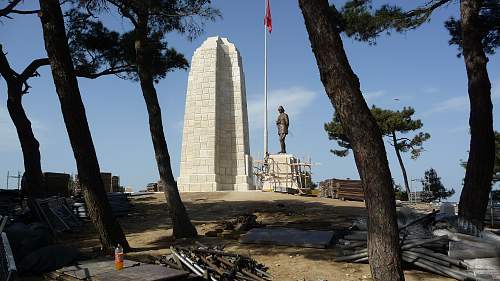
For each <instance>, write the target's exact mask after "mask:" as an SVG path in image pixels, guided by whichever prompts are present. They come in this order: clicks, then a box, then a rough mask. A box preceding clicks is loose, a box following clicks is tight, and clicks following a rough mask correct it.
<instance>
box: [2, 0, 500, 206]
mask: <svg viewBox="0 0 500 281" xmlns="http://www.w3.org/2000/svg"><path fill="white" fill-rule="evenodd" d="M3 2H5V1H2V3H3ZM213 2H214V6H215V7H217V8H219V9H220V10H221V12H222V15H223V18H222V19H219V20H217V21H216V22H214V23H207V25H206V30H205V33H204V34H203V35H202V36H200V37H199V38H197V39H196V40H193V41H188V40H187V39H185V38H184V37H182V36H180V35H179V34H175V33H172V34H169V35H168V36H167V39H168V41H169V44H170V46H172V47H175V48H176V49H177V50H178V51H180V52H182V53H184V54H185V56H186V58H187V59H188V60H190V59H191V56H192V54H193V52H194V50H195V49H196V48H197V47H198V46H199V45H200V44H201V43H202V42H203V41H204V40H205V39H206V37H208V36H215V35H220V36H224V37H228V38H229V40H230V41H231V42H233V43H234V44H235V45H236V46H237V48H238V49H239V50H240V52H241V55H242V58H243V66H244V72H245V75H246V77H245V79H246V86H247V89H246V90H247V99H248V112H249V122H250V134H251V135H250V143H251V153H252V155H253V156H254V157H257V156H258V155H260V156H261V155H262V146H263V145H262V139H263V137H262V121H261V120H262V112H263V111H262V97H263V60H264V57H263V33H264V30H263V16H264V1H263V0H262V1H242V0H240V1H235V0H231V1H229V0H225V1H222V0H215V1H213ZM412 2H413V1H412ZM28 3H30V2H28V1H26V3H25V7H27V8H29V7H32V6H31V5H30V4H28ZM334 3H337V4H338V2H337V1H334ZM377 3H380V2H378V1H375V4H377ZM271 11H272V17H273V33H272V35H271V36H270V39H269V90H270V93H269V94H270V116H271V120H270V126H271V127H270V141H269V143H270V151H271V152H273V151H278V150H279V142H278V138H277V134H276V132H275V128H274V127H273V124H274V122H273V119H274V118H275V116H276V112H275V107H276V106H277V105H278V103H279V104H282V105H283V106H284V107H285V110H286V111H287V112H288V114H289V116H290V123H291V127H290V134H289V136H288V138H287V149H288V150H289V151H290V152H291V153H294V154H295V155H297V156H299V157H304V156H306V157H311V158H312V161H313V162H314V163H317V165H316V166H314V168H313V179H314V180H315V181H320V180H322V179H325V178H331V177H336V178H346V177H349V178H357V177H358V175H357V170H356V167H355V164H354V160H353V158H352V156H349V157H346V158H338V157H335V156H334V155H333V154H331V153H330V152H329V150H330V148H332V147H333V145H334V144H333V143H332V142H331V141H329V140H328V138H327V135H326V133H325V132H324V130H323V124H324V123H325V122H327V121H329V120H330V119H331V117H332V114H333V109H332V106H331V103H330V101H329V100H328V98H327V97H326V95H325V92H324V88H323V85H322V84H321V81H320V79H319V74H318V69H317V66H316V62H315V59H314V56H313V54H312V51H311V48H310V43H309V39H308V36H307V32H306V30H305V26H304V21H303V18H302V15H301V13H300V9H299V8H298V4H297V1H290V0H274V1H271ZM457 14H458V5H457V4H456V3H455V4H452V5H450V6H448V7H445V8H443V9H441V10H439V11H437V12H436V13H435V14H434V16H433V17H432V21H431V22H430V23H428V24H425V25H424V26H422V27H421V28H419V29H417V30H414V31H410V32H407V33H406V34H393V35H391V36H381V37H380V38H379V39H378V41H377V45H376V46H368V45H367V44H365V43H360V42H356V41H354V40H352V39H349V38H343V39H344V45H345V49H346V52H347V54H348V57H349V59H350V63H351V65H352V67H353V69H354V71H355V73H356V74H357V75H358V76H359V78H360V81H361V87H362V90H363V92H364V95H365V97H366V99H367V102H368V103H369V104H370V105H371V104H376V105H377V106H381V107H385V108H391V109H399V108H402V107H403V106H413V107H414V108H415V110H416V117H418V118H421V119H422V121H423V123H424V130H425V131H427V132H429V133H430V134H431V136H432V137H431V139H430V140H429V141H428V142H427V143H426V144H425V149H426V151H425V152H424V153H423V154H422V156H421V157H420V158H419V159H417V160H416V161H414V160H411V159H410V157H409V155H404V156H403V157H404V161H405V164H406V167H407V170H408V174H409V177H410V179H416V178H421V177H423V174H424V171H425V170H426V169H428V168H431V167H433V168H435V169H436V170H437V172H438V174H439V175H440V176H441V177H442V181H443V183H444V184H445V186H446V187H447V188H454V189H455V190H457V191H459V190H460V189H461V181H462V178H463V176H464V170H463V168H461V167H460V166H459V161H460V159H466V157H467V155H466V151H467V150H468V146H469V135H468V114H469V110H468V98H467V77H466V73H465V68H464V63H463V59H461V58H460V59H459V58H457V57H456V54H457V50H456V47H454V46H448V39H449V35H448V32H447V31H446V30H445V28H444V27H443V22H444V21H445V20H446V19H447V18H449V17H450V16H451V15H457ZM105 21H106V23H107V24H109V26H111V27H112V28H114V29H116V30H118V31H125V30H128V29H129V24H128V23H127V21H125V20H122V19H121V18H120V17H119V16H118V15H113V16H107V17H106V18H105ZM0 42H1V44H3V46H4V51H6V52H7V53H8V54H7V56H8V58H9V60H10V62H11V65H12V66H13V67H14V68H15V69H16V70H18V71H19V70H20V69H22V68H24V67H25V66H26V65H27V64H28V63H29V62H30V61H31V60H32V59H36V58H39V57H44V56H46V54H45V50H44V47H43V40H42V33H41V26H40V22H39V19H38V18H37V17H36V16H26V15H20V16H15V17H14V19H12V20H3V22H2V23H1V24H0ZM499 60H500V56H499V55H495V56H491V57H490V62H489V64H488V70H489V75H490V80H491V82H492V84H493V91H492V99H493V104H494V122H495V128H496V129H500V128H499V127H498V126H497V125H496V124H497V123H498V121H499V114H498V112H497V111H498V110H497V109H496V107H497V106H500V103H499V101H500V63H499ZM40 74H41V77H38V78H33V79H32V80H30V85H31V86H32V89H31V91H30V94H28V95H26V96H25V97H24V105H25V108H26V111H27V113H28V115H29V117H30V118H31V120H32V121H33V127H34V130H35V134H36V136H37V137H38V140H39V141H40V144H41V154H42V168H43V170H44V171H54V172H68V173H75V171H76V166H75V161H74V158H73V153H72V151H71V147H70V145H69V141H68V137H67V133H66V129H65V127H64V123H63V119H62V115H61V110H60V106H59V101H58V99H57V95H56V93H55V90H54V86H53V82H52V79H51V74H50V71H49V68H48V67H45V68H43V69H41V71H40ZM187 76H188V72H187V71H177V72H174V73H170V74H169V75H168V76H167V78H166V79H163V80H162V81H160V83H159V84H158V85H157V91H158V96H159V100H160V105H161V107H162V111H163V112H162V113H163V119H164V127H165V132H166V137H167V142H168V145H169V150H170V153H171V157H172V164H173V168H174V173H175V175H176V176H177V175H178V172H179V158H180V148H181V142H182V126H183V114H184V103H185V96H186V87H187ZM79 85H80V91H81V94H82V97H83V100H84V103H85V107H86V112H87V118H88V120H89V124H90V127H91V131H92V136H93V140H94V144H95V147H96V150H97V155H98V158H99V164H100V167H101V170H102V171H109V172H112V173H113V174H116V175H119V176H120V177H121V183H122V184H123V185H126V186H128V185H130V186H133V187H134V188H135V189H141V188H143V187H144V186H145V185H146V184H147V183H148V182H152V181H155V180H157V178H158V172H157V168H156V162H155V158H154V152H153V147H152V144H151V138H150V135H149V129H148V123H147V120H148V119H147V112H146V109H145V104H144V101H143V99H142V95H141V93H140V87H139V85H138V83H135V82H132V81H124V80H120V79H119V78H117V77H104V78H99V79H98V80H87V79H79ZM395 99H399V100H395ZM5 105H6V87H5V82H4V81H3V80H0V186H4V185H5V179H6V173H7V171H8V170H10V171H11V172H15V171H18V170H20V171H22V170H23V163H22V154H21V150H20V145H19V142H18V139H17V135H16V133H15V130H14V127H13V125H12V122H11V120H10V117H9V116H8V113H7V110H6V106H5ZM386 149H387V152H388V158H389V162H390V166H391V172H392V175H393V177H394V178H395V180H396V182H398V183H402V178H401V172H400V169H399V165H398V164H397V160H396V158H395V155H394V151H393V150H391V149H392V147H390V146H388V145H386ZM416 185H417V184H416V183H414V186H416ZM458 196H459V192H457V194H456V195H455V196H454V197H453V198H452V199H457V198H458Z"/></svg>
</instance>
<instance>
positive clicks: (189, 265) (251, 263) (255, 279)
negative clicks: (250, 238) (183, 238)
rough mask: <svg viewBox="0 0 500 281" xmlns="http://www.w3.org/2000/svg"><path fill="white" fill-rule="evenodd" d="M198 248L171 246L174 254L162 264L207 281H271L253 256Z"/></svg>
mask: <svg viewBox="0 0 500 281" xmlns="http://www.w3.org/2000/svg"><path fill="white" fill-rule="evenodd" d="M197 244H198V246H195V247H175V248H174V247H171V248H170V250H171V252H172V254H170V255H167V256H162V257H161V258H160V260H159V263H160V264H163V265H165V266H167V267H171V268H175V269H179V270H186V271H189V272H191V273H193V274H195V275H197V276H200V277H202V278H204V279H206V280H211V281H217V280H221V281H222V280H245V281H267V280H272V277H271V275H270V274H269V273H267V267H266V266H264V265H262V264H259V263H258V262H257V261H255V260H254V259H252V258H250V257H246V256H242V255H238V254H234V253H227V252H225V251H223V250H222V249H220V248H212V247H207V246H205V245H203V244H201V243H197Z"/></svg>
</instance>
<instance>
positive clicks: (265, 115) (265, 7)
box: [264, 0, 268, 160]
mask: <svg viewBox="0 0 500 281" xmlns="http://www.w3.org/2000/svg"><path fill="white" fill-rule="evenodd" d="M266 1H267V0H264V12H265V13H266V12H267V2H266ZM267 133H268V130H267V25H266V24H265V25H264V160H266V159H267V155H268V146H267V145H268V141H267V140H268V137H267Z"/></svg>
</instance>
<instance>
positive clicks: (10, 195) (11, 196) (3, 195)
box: [0, 189, 21, 216]
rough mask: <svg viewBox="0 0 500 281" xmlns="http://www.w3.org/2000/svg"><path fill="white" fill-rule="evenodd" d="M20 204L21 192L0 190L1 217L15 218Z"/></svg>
mask: <svg viewBox="0 0 500 281" xmlns="http://www.w3.org/2000/svg"><path fill="white" fill-rule="evenodd" d="M20 202H21V199H20V194H19V190H13V189H0V215H2V216H13V215H14V214H15V212H16V209H17V208H18V207H19V206H20Z"/></svg>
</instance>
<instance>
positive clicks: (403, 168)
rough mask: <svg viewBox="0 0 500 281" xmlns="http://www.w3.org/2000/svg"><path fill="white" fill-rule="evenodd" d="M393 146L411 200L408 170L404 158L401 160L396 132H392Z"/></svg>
mask: <svg viewBox="0 0 500 281" xmlns="http://www.w3.org/2000/svg"><path fill="white" fill-rule="evenodd" d="M392 144H393V145H394V151H396V156H397V157H398V162H399V166H400V167H401V172H402V173H403V180H404V182H405V189H406V194H408V198H410V192H411V190H410V185H409V184H408V175H407V174H406V168H405V165H404V164H403V158H401V152H400V151H399V148H398V141H397V139H396V132H392Z"/></svg>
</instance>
